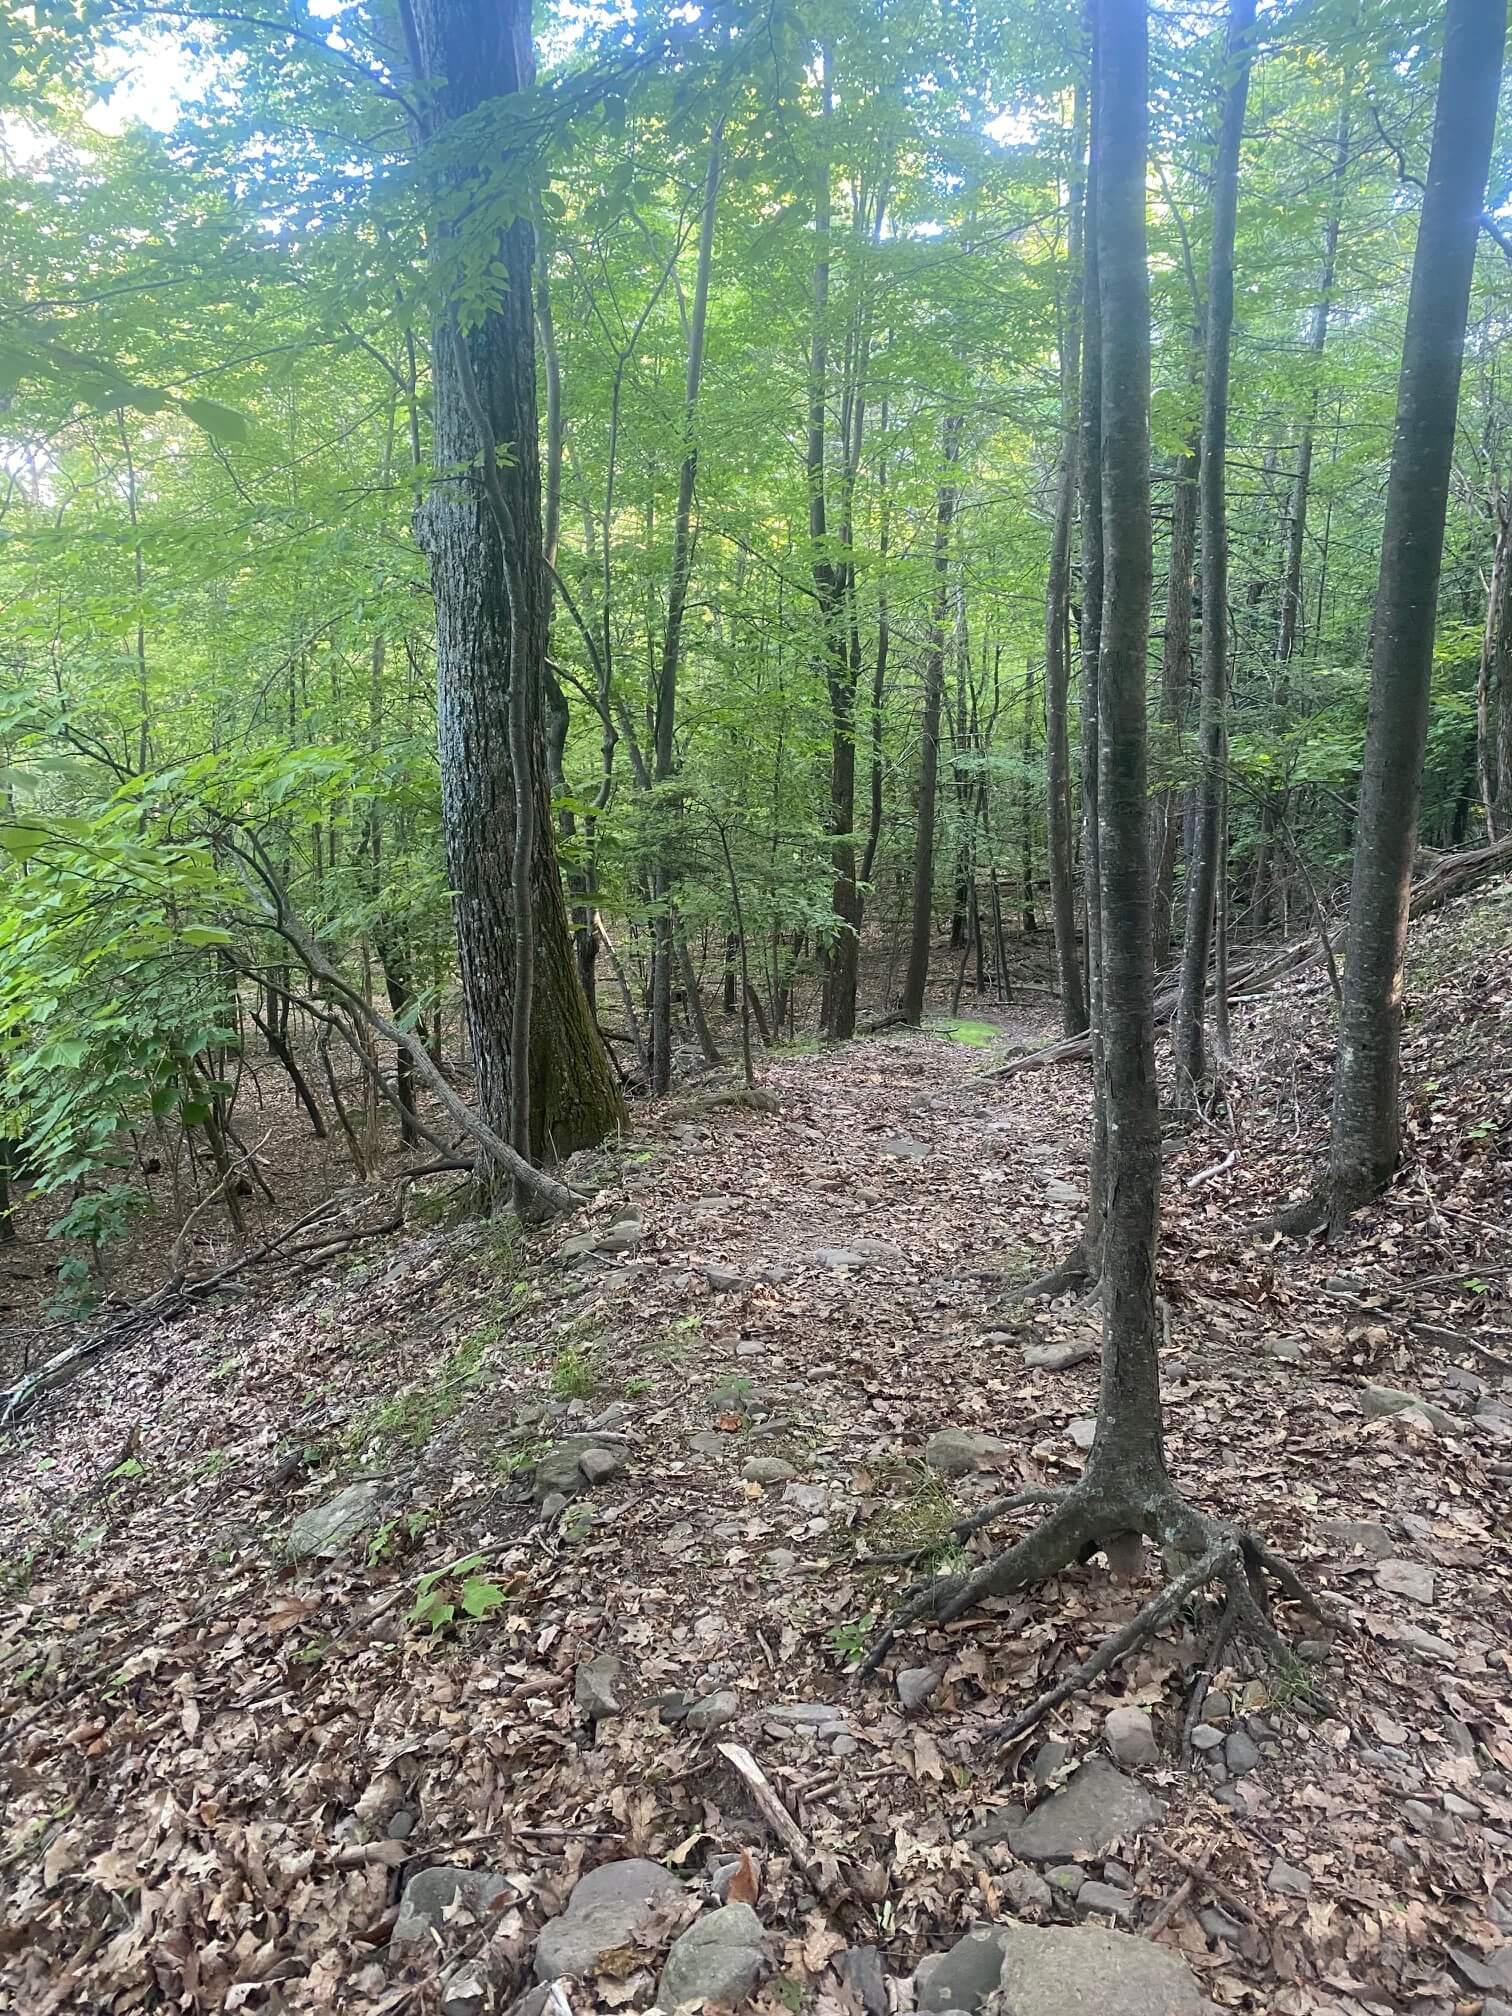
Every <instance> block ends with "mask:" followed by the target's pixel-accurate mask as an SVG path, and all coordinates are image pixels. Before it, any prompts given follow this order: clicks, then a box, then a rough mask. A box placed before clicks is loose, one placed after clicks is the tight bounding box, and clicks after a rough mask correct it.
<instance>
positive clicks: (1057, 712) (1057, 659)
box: [1045, 90, 1087, 1036]
mask: <svg viewBox="0 0 1512 2016" xmlns="http://www.w3.org/2000/svg"><path fill="white" fill-rule="evenodd" d="M1085 116H1086V114H1085V108H1084V106H1083V102H1082V94H1081V92H1080V90H1078V92H1077V94H1076V107H1075V111H1074V113H1073V115H1072V136H1073V137H1072V148H1073V152H1074V155H1075V167H1074V168H1073V170H1072V183H1071V228H1070V233H1069V240H1068V257H1067V261H1066V271H1067V296H1068V298H1067V301H1066V310H1065V315H1064V318H1063V328H1062V335H1061V344H1060V353H1061V370H1060V380H1061V454H1060V474H1059V478H1058V481H1057V485H1056V499H1055V526H1054V531H1053V533H1052V535H1051V540H1050V584H1049V592H1048V594H1047V595H1046V597H1045V834H1046V840H1047V851H1048V854H1049V864H1050V916H1051V921H1052V923H1053V925H1054V927H1055V963H1056V970H1057V973H1058V974H1059V977H1060V995H1061V1026H1062V1028H1063V1029H1064V1030H1065V1033H1066V1034H1067V1035H1068V1036H1078V1035H1080V1034H1081V1032H1082V1030H1083V1029H1085V1028H1086V1026H1087V1004H1086V1001H1085V999H1084V997H1083V994H1082V976H1081V952H1080V948H1079V946H1078V945H1077V942H1076V885H1075V876H1074V873H1073V868H1072V860H1071V789H1072V786H1071V736H1070V685H1071V530H1072V526H1073V524H1074V522H1075V518H1076V463H1077V452H1078V443H1077V429H1076V425H1075V416H1076V415H1077V413H1078V412H1079V401H1080V385H1081V320H1082V303H1081V292H1082V275H1081V270H1080V269H1081V264H1082V246H1081V233H1082V222H1081V207H1082V190H1081V174H1082V168H1081V151H1082V144H1083V142H1082V126H1083V122H1084V119H1085Z"/></svg>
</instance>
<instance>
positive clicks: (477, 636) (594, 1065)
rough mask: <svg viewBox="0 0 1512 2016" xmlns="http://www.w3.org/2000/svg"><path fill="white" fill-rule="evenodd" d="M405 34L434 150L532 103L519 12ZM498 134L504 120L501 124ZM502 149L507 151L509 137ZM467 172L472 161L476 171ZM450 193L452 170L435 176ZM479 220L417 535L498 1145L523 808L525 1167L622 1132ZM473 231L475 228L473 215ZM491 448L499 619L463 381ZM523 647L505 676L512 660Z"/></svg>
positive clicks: (523, 269) (457, 265)
mask: <svg viewBox="0 0 1512 2016" xmlns="http://www.w3.org/2000/svg"><path fill="white" fill-rule="evenodd" d="M404 12H405V25H406V30H407V36H408V40H409V43H410V54H411V57H412V60H413V63H414V66H415V69H416V72H417V74H418V76H419V77H420V78H421V80H422V81H423V82H424V83H425V84H426V86H427V87H428V89H427V95H426V104H427V108H428V110H427V119H428V122H429V124H428V131H427V133H426V134H424V135H422V136H421V137H422V139H427V140H428V139H432V138H434V136H435V135H436V134H437V133H438V132H439V131H440V130H441V129H443V128H444V127H445V125H446V124H447V123H449V122H450V121H452V120H455V119H459V118H463V117H466V116H468V115H469V114H471V113H473V112H475V111H476V110H477V109H478V108H479V107H480V106H482V105H484V104H486V103H488V102H489V101H490V100H493V99H503V98H508V97H510V96H512V95H513V94H515V93H516V92H518V91H521V90H523V89H526V88H528V86H529V84H530V82H531V78H532V72H533V58H532V52H531V43H530V13H529V7H528V5H526V4H523V0H405V10H404ZM501 116H503V117H505V118H507V117H508V115H507V114H504V115H501ZM504 144H505V145H506V147H507V145H508V136H507V134H506V135H505V139H504ZM473 158H476V156H474V157H473ZM438 172H439V173H442V174H444V175H445V176H446V178H447V180H448V182H454V181H455V180H456V177H457V171H456V170H455V169H453V168H451V167H447V168H445V169H442V170H440V171H438ZM479 214H480V213H479V212H478V211H476V210H474V211H473V213H472V215H471V218H470V221H469V224H468V227H467V228H468V231H469V232H470V233H472V234H475V236H474V237H472V238H469V237H457V236H453V235H444V236H438V238H437V240H436V241H435V243H434V245H433V248H432V256H433V261H434V266H435V275H436V287H437V293H438V296H439V299H440V303H441V306H440V308H439V311H438V340H437V342H436V344H435V359H434V380H433V384H434V400H435V419H434V450H433V452H434V458H435V463H436V467H437V468H438V469H439V470H442V471H445V472H448V473H447V474H446V475H444V476H443V478H442V480H440V481H439V482H437V483H436V484H435V485H434V486H433V487H432V489H431V491H430V493H429V495H428V497H427V499H426V502H425V504H424V506H423V507H422V509H421V511H420V513H419V523H418V526H417V531H418V533H419V537H420V541H421V544H422V546H423V547H424V550H425V552H426V555H427V557H428V559H429V561H430V568H431V583H432V588H433V590H434V593H435V599H436V632H437V635H436V665H437V729H438V741H439V747H440V756H441V816H442V827H443V831H444V834H445V841H446V854H447V869H448V874H449V877H450V880H451V885H452V889H453V891H454V901H455V912H456V923H457V944H458V954H459V964H460V969H461V978H462V992H463V1000H464V1003H465V1006H466V1013H467V1020H468V1027H469V1032H470V1035H471V1039H472V1049H473V1056H474V1060H475V1064H476V1068H477V1073H478V1105H479V1108H480V1111H481V1113H482V1115H483V1117H484V1120H485V1121H486V1123H487V1125H488V1126H489V1127H490V1128H492V1129H493V1131H494V1132H495V1133H496V1134H499V1135H501V1136H504V1137H506V1138H507V1137H508V1135H509V1131H510V1124H511V1123H510V1116H511V1111H512V1104H513V1087H512V1075H511V1069H510V1028H511V1020H512V1017H513V1014H514V1003H515V969H516V949H517V948H516V943H515V938H516V932H515V926H514V921H513V917H512V911H511V885H512V877H513V871H514V860H515V833H516V826H517V811H518V807H517V804H516V791H517V788H519V787H520V786H521V785H523V788H525V789H527V790H528V791H529V792H530V793H531V795H532V798H533V801H534V811H535V815H536V816H535V817H534V819H533V821H532V822H531V823H532V825H533V828H534V832H533V843H532V847H531V853H530V860H529V885H528V893H529V904H530V909H531V912H532V916H533V920H534V934H533V936H534V946H535V971H534V1002H533V1014H532V1017H531V1037H530V1068H529V1081H530V1082H529V1099H530V1146H531V1154H532V1157H533V1158H540V1157H543V1156H547V1155H556V1156H565V1155H568V1154H571V1153H572V1151H573V1150H574V1149H576V1148H580V1147H584V1146H587V1145H589V1144H591V1143H592V1142H595V1141H598V1140H601V1139H602V1138H603V1136H604V1135H605V1134H607V1133H609V1132H611V1131H612V1130H613V1129H614V1128H615V1127H616V1126H618V1125H620V1124H621V1123H622V1121H623V1119H624V1108H623V1105H622V1103H621V1100H620V1096H619V1092H618V1089H617V1088H616V1086H615V1084H614V1080H613V1077H612V1076H611V1073H610V1069H609V1064H608V1060H607V1058H606V1057H605V1055H604V1050H603V1045H602V1044H601V1043H600V1041H599V1039H598V1036H597V1034H596V1032H595V1030H594V1027H593V1023H592V1020H591V1017H590V1015H589V1012H588V1004H587V1002H586V1000H585V999H584V996H583V990H582V987H581V985H580V983H579V980H578V974H577V969H576V966H575V964H574V961H573V956H572V943H571V937H570V934H569V931H568V927H567V914H566V906H565V903H564V900H563V894H562V884H561V877H560V875H559V874H558V871H557V861H556V846H555V840H554V836H553V832H552V826H551V819H550V800H549V797H548V793H547V784H546V764H545V756H544V751H543V747H542V741H541V729H540V709H539V679H540V672H541V666H542V662H543V659H544V656H545V648H546V609H547V603H546V592H545V590H546V574H545V567H544V562H543V544H542V525H541V480H540V457H539V443H538V432H537V424H536V385H535V340H534V328H533V323H532V316H531V293H532V288H531V281H532V265H533V255H534V241H533V234H532V231H531V227H530V224H529V221H528V219H526V218H525V217H523V216H514V217H512V218H511V219H510V220H509V221H508V223H507V224H504V223H503V220H502V219H501V226H502V228H501V229H500V230H499V231H498V232H497V233H488V232H486V231H485V230H484V229H483V228H482V227H481V226H480V224H479V222H478V218H479ZM484 214H486V213H484ZM491 258H497V259H499V260H500V261H501V262H502V264H503V266H504V269H505V272H506V275H507V285H506V286H505V288H504V290H503V293H502V298H501V300H500V302H499V305H498V306H497V307H496V308H495V309H493V310H491V311H490V312H489V313H488V314H486V315H485V316H484V317H483V319H482V320H481V321H480V322H479V323H478V324H477V326H476V327H473V328H470V329H465V330H463V331H462V332H461V340H462V342H463V343H464V344H465V346H466V359H465V362H464V360H463V358H462V357H461V356H460V355H459V353H458V349H457V346H456V344H454V343H453V341H452V340H451V334H452V332H453V331H454V330H455V328H456V323H455V318H454V313H453V310H452V308H451V305H450V304H451V301H452V300H453V299H454V298H456V297H457V296H458V294H459V293H460V292H461V291H462V290H463V287H464V283H465V281H466V277H467V274H468V273H469V272H471V271H473V270H475V269H479V270H480V269H481V268H482V267H483V266H484V265H486V264H487V263H488V261H489V260H490V259H491ZM468 363H470V365H471V375H472V379H473V380H474V381H475V386H476V390H477V394H478V398H479V401H480V403H481V406H482V409H483V412H484V415H485V417H486V422H487V427H488V431H489V432H490V433H491V434H492V435H493V438H494V441H495V442H497V443H500V444H504V445H506V446H507V448H508V450H509V453H508V455H507V456H505V457H502V458H500V461H499V467H498V478H499V482H500V483H501V485H502V486H503V491H504V494H505V497H506V500H507V505H508V510H509V514H510V517H511V519H512V523H513V527H514V534H515V541H516V550H515V552H514V553H513V555H512V556H511V564H512V566H513V568H514V571H515V580H516V582H517V585H518V606H517V608H516V610H515V612H514V617H513V620H511V612H510V606H509V592H508V580H507V577H506V560H505V554H504V550H503V543H502V541H501V539H500V537H499V534H498V531H497V529H496V525H495V522H494V519H493V517H492V514H491V511H490V507H489V504H488V502H487V500H486V499H485V498H484V496H483V495H482V493H481V491H480V488H479V486H478V484H477V483H476V482H475V481H474V480H473V479H472V478H471V477H459V476H458V475H457V474H456V473H455V472H456V471H457V470H459V469H462V470H470V469H471V468H472V467H473V465H474V464H475V462H476V461H477V458H478V454H479V442H478V438H477V432H476V429H475V427H474V424H473V420H472V418H471V416H470V414H469V411H468V402H467V386H466V379H465V375H464V373H465V370H466V365H467V364H468ZM512 635H513V636H514V637H516V638H517V639H518V645H519V650H518V662H515V661H514V659H513V658H512V654H511V638H512ZM517 676H518V677H522V678H525V679H527V680H528V681H529V682H530V685H531V689H532V699H533V702H534V704H533V705H532V707H531V721H530V732H529V744H530V752H529V760H528V769H529V775H528V777H526V778H524V779H523V780H521V779H518V778H517V777H516V775H515V772H514V769H513V766H512V764H511V760H510V710H509V698H510V690H511V681H512V679H514V678H515V677H517Z"/></svg>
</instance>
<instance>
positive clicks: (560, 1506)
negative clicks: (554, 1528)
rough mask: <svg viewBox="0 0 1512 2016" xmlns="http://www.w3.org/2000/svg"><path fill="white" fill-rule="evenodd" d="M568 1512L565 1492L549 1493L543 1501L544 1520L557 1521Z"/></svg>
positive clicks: (542, 1513) (542, 1515) (542, 1512)
mask: <svg viewBox="0 0 1512 2016" xmlns="http://www.w3.org/2000/svg"><path fill="white" fill-rule="evenodd" d="M566 1510H567V1498H566V1494H565V1493H564V1492H561V1491H548V1492H547V1493H546V1496H545V1497H544V1498H543V1499H542V1500H541V1517H542V1518H543V1519H555V1518H557V1517H558V1516H559V1515H560V1514H561V1513H563V1512H565V1511H566Z"/></svg>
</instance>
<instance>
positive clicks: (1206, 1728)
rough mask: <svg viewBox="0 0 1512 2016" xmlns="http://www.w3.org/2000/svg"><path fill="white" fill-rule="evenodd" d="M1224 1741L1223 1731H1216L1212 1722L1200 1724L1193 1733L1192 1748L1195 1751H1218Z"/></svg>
mask: <svg viewBox="0 0 1512 2016" xmlns="http://www.w3.org/2000/svg"><path fill="white" fill-rule="evenodd" d="M1222 1741H1223V1731H1222V1730H1221V1729H1215V1728H1214V1727H1213V1726H1212V1724H1211V1723H1210V1722H1199V1723H1198V1724H1197V1727H1196V1728H1195V1729H1194V1730H1193V1731H1192V1747H1193V1749H1195V1750H1216V1749H1217V1748H1218V1745H1219V1744H1220V1743H1221V1742H1222Z"/></svg>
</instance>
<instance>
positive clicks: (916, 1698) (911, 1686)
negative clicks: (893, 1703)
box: [897, 1665, 945, 1708]
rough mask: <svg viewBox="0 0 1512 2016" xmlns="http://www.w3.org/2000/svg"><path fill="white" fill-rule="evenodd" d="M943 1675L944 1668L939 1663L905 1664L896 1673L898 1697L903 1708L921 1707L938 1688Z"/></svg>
mask: <svg viewBox="0 0 1512 2016" xmlns="http://www.w3.org/2000/svg"><path fill="white" fill-rule="evenodd" d="M944 1677H945V1668H944V1667H943V1666H940V1665H934V1666H906V1667H905V1668H904V1669H903V1671H902V1672H901V1673H900V1674H899V1675H898V1681H897V1686H898V1699H899V1700H900V1701H901V1702H902V1703H903V1706H904V1707H905V1708H922V1707H923V1706H924V1703H925V1702H926V1701H927V1700H929V1698H930V1696H931V1695H932V1694H935V1693H936V1692H937V1691H938V1690H939V1685H940V1682H941V1681H942V1680H943V1679H944Z"/></svg>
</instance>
